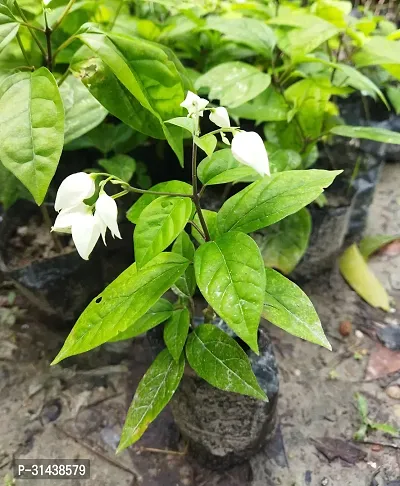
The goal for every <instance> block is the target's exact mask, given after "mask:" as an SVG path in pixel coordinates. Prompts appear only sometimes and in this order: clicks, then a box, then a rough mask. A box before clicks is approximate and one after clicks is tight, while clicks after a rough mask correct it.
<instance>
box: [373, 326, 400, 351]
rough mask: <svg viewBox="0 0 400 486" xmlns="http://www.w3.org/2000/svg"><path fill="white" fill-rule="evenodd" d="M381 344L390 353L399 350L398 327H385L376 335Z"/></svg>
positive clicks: (399, 332)
mask: <svg viewBox="0 0 400 486" xmlns="http://www.w3.org/2000/svg"><path fill="white" fill-rule="evenodd" d="M376 335H377V336H378V339H379V340H380V341H381V343H382V344H383V345H384V346H386V347H387V348H388V349H391V350H392V351H399V350H400V327H391V326H386V327H384V328H383V329H379V330H378V332H377V333H376Z"/></svg>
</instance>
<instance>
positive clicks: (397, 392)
mask: <svg viewBox="0 0 400 486" xmlns="http://www.w3.org/2000/svg"><path fill="white" fill-rule="evenodd" d="M386 395H387V396H388V397H390V398H394V399H395V400H400V386H399V385H392V386H389V387H388V388H386Z"/></svg>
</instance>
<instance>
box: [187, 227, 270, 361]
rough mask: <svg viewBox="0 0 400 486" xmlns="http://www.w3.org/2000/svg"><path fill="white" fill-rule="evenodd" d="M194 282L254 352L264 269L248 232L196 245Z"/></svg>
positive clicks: (256, 247)
mask: <svg viewBox="0 0 400 486" xmlns="http://www.w3.org/2000/svg"><path fill="white" fill-rule="evenodd" d="M194 269H195V272H196V280H197V285H198V286H199V288H200V291H201V293H202V294H203V296H204V298H205V299H206V300H207V302H208V303H209V304H210V305H211V307H212V308H213V309H214V310H215V312H217V313H218V314H219V315H220V316H221V318H222V319H224V321H225V322H226V323H227V324H228V326H229V327H231V328H232V329H233V331H234V332H235V333H236V334H237V335H238V336H239V337H240V338H241V339H242V340H243V341H244V342H245V343H246V344H248V345H249V346H250V348H251V349H252V350H253V351H254V352H255V353H258V342H257V341H258V340H257V331H258V326H259V324H260V317H261V312H262V307H263V302H264V290H265V271H264V263H263V260H262V257H261V254H260V250H259V249H258V246H257V245H256V243H255V242H254V240H253V239H252V238H250V236H247V235H245V234H243V233H238V232H231V233H229V234H226V235H223V236H220V237H218V238H217V239H216V240H215V241H210V242H208V243H205V244H204V245H202V246H200V247H199V248H198V249H197V251H196V253H195V257H194Z"/></svg>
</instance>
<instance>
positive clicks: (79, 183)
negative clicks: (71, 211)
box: [54, 172, 96, 211]
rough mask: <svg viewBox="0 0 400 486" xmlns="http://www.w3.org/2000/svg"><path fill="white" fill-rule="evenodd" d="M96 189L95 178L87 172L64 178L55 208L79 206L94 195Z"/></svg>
mask: <svg viewBox="0 0 400 486" xmlns="http://www.w3.org/2000/svg"><path fill="white" fill-rule="evenodd" d="M95 190H96V186H95V183H94V180H93V179H92V177H91V176H90V175H89V174H86V173H85V172H77V173H76V174H71V175H70V176H68V177H67V178H66V179H64V180H63V182H62V183H61V185H60V187H59V188H58V191H57V196H56V202H55V204H54V208H55V210H56V211H60V210H61V209H68V208H73V207H74V206H77V205H78V204H80V203H81V202H82V201H84V200H85V199H88V198H89V197H92V196H93V194H94V192H95Z"/></svg>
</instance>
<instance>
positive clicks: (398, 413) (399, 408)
mask: <svg viewBox="0 0 400 486" xmlns="http://www.w3.org/2000/svg"><path fill="white" fill-rule="evenodd" d="M393 413H394V415H395V417H398V418H400V405H399V404H396V405H393Z"/></svg>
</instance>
